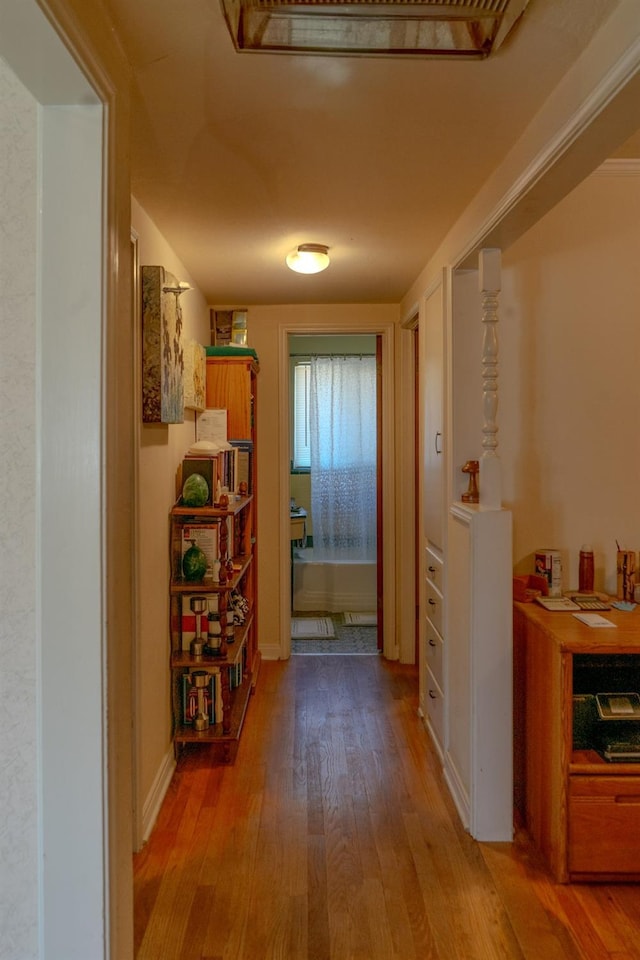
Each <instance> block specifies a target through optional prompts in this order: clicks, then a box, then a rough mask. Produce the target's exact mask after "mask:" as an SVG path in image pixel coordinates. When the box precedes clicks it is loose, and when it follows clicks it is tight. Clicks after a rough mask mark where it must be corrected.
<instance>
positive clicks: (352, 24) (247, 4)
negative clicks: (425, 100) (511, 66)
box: [222, 0, 529, 59]
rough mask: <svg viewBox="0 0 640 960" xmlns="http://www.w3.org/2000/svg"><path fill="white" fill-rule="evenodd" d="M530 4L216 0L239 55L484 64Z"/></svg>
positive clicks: (505, 0) (520, 0) (511, 0)
mask: <svg viewBox="0 0 640 960" xmlns="http://www.w3.org/2000/svg"><path fill="white" fill-rule="evenodd" d="M528 3H529V0H222V7H223V10H224V14H225V18H226V21H227V24H228V26H229V30H230V33H231V36H232V38H233V43H234V45H235V47H236V49H237V50H239V51H244V50H252V51H262V52H266V53H305V54H329V55H332V56H336V55H343V56H422V57H450V58H451V57H463V58H466V59H483V58H485V57H488V56H489V55H490V54H491V53H493V52H494V51H495V50H497V49H498V47H499V46H500V44H501V43H502V42H503V41H504V38H505V37H506V36H507V34H508V33H509V31H510V30H511V28H512V27H513V25H514V23H515V21H516V20H517V19H518V17H519V16H520V15H521V14H522V12H523V10H524V8H525V7H526V6H527V4H528Z"/></svg>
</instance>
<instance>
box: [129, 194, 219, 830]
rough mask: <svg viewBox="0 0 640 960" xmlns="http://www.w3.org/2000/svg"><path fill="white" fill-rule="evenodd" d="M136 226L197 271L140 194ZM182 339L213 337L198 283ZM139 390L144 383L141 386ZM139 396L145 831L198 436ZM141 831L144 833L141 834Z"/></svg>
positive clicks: (160, 750)
mask: <svg viewBox="0 0 640 960" xmlns="http://www.w3.org/2000/svg"><path fill="white" fill-rule="evenodd" d="M131 216H132V228H133V230H134V232H135V234H137V236H138V258H139V261H140V266H145V265H147V266H150V265H156V266H157V265H160V266H163V267H165V269H166V270H168V271H169V272H170V273H173V274H174V276H176V277H177V278H178V280H187V281H189V282H191V278H190V276H189V274H188V272H187V270H186V269H185V267H184V265H183V264H182V263H181V261H180V260H179V259H178V257H177V256H176V254H175V253H174V251H173V249H172V248H171V246H170V245H169V243H168V242H167V241H166V240H165V238H164V237H163V235H162V234H161V233H160V231H159V230H158V228H157V227H156V225H155V224H154V223H153V221H152V220H151V219H150V218H149V216H148V215H147V213H146V212H145V210H144V209H143V208H142V207H141V206H140V204H139V203H137V201H136V200H135V199H133V200H132V210H131ZM180 305H181V308H182V319H183V324H184V326H183V331H182V342H183V344H186V343H187V342H188V341H189V340H192V339H193V340H197V341H198V342H199V343H202V344H208V343H209V309H208V306H207V303H206V301H205V299H204V297H203V296H202V294H201V293H200V291H199V290H197V289H196V288H195V287H194V288H193V289H192V290H189V291H188V292H187V293H183V294H182V295H181V297H180ZM138 393H139V390H138ZM136 403H137V404H138V431H139V433H138V440H139V448H138V481H139V493H140V495H139V502H138V536H137V546H138V598H137V602H138V637H137V643H138V646H137V651H136V663H137V670H136V672H137V681H136V694H135V696H136V715H137V717H138V729H137V743H138V751H137V752H138V758H137V786H136V802H137V806H138V816H137V818H136V819H137V820H138V821H139V827H140V829H141V831H142V834H143V835H144V834H145V833H146V832H147V830H148V828H149V825H150V824H151V823H152V821H153V817H154V814H155V808H156V806H157V803H158V801H159V799H160V797H161V795H162V792H163V790H164V787H165V785H166V784H165V781H166V778H167V776H169V775H170V772H171V769H172V768H173V763H174V758H173V747H172V745H171V700H170V697H169V690H170V677H169V650H170V640H169V617H168V613H169V539H168V536H169V534H168V530H169V526H168V524H169V520H168V518H169V511H170V509H171V507H172V506H173V504H174V503H175V499H176V472H177V470H178V468H179V467H180V465H181V463H182V458H183V457H184V455H185V454H186V452H187V450H188V448H189V447H190V445H191V444H192V443H193V441H194V440H195V413H194V411H193V410H185V412H184V423H174V424H166V423H144V424H143V423H142V420H141V414H140V396H138V397H137V398H136ZM139 839H140V838H139Z"/></svg>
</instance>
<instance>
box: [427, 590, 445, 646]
mask: <svg viewBox="0 0 640 960" xmlns="http://www.w3.org/2000/svg"><path fill="white" fill-rule="evenodd" d="M426 586H427V606H426V611H427V617H428V618H429V620H430V621H431V623H432V624H433V626H434V627H435V628H436V630H437V631H438V633H439V634H440V636H442V608H443V606H444V603H443V600H442V594H441V593H440V591H439V590H438V588H437V587H436V586H435V585H434V584H433V583H431V581H430V580H427V584H426Z"/></svg>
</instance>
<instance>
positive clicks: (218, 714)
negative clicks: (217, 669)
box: [213, 673, 222, 723]
mask: <svg viewBox="0 0 640 960" xmlns="http://www.w3.org/2000/svg"><path fill="white" fill-rule="evenodd" d="M213 689H214V711H213V712H214V722H215V723H222V677H221V676H220V673H216V674H215V675H214V684H213Z"/></svg>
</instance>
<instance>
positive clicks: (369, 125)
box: [107, 0, 618, 306]
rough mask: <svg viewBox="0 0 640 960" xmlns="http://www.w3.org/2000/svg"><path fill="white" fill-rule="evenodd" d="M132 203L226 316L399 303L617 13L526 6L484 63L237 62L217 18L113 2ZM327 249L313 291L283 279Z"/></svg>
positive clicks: (592, 1)
mask: <svg viewBox="0 0 640 960" xmlns="http://www.w3.org/2000/svg"><path fill="white" fill-rule="evenodd" d="M107 5H108V6H109V8H110V9H111V11H112V15H113V19H114V22H115V23H116V28H117V31H118V33H119V34H120V36H121V38H122V42H123V45H124V48H125V51H126V53H127V56H128V58H129V60H130V62H131V64H132V67H133V72H134V84H135V100H134V116H133V146H132V164H133V181H132V191H133V194H134V196H135V197H136V199H137V200H138V201H139V202H140V203H141V204H142V206H143V207H144V209H145V210H146V211H147V213H148V214H149V216H150V217H151V218H152V220H153V221H154V222H155V224H156V226H157V227H158V228H159V230H160V231H161V232H162V233H163V234H164V236H165V238H166V239H167V240H168V242H169V243H170V244H171V246H172V247H173V249H174V250H175V252H176V253H177V255H178V256H179V257H180V259H181V260H182V262H183V263H184V265H185V267H186V269H187V270H188V271H189V272H190V274H191V276H192V278H193V280H194V281H195V282H196V283H197V285H198V286H199V287H200V288H201V290H202V291H203V293H204V294H205V296H206V298H207V300H208V301H209V302H210V303H211V304H215V305H218V306H223V305H228V306H249V305H250V304H256V303H258V304H268V303H352V302H391V303H395V302H398V301H399V300H400V299H401V297H402V296H403V294H404V293H406V291H407V290H408V288H409V286H410V285H411V283H412V282H413V281H414V280H415V279H416V277H417V276H418V274H419V272H420V270H421V269H422V267H423V266H424V265H425V264H426V262H427V261H428V259H429V257H430V255H431V253H432V252H433V251H434V250H435V249H436V247H437V246H438V243H439V242H440V240H441V239H442V237H443V236H444V235H445V233H446V232H447V230H448V228H449V227H450V225H451V224H452V222H453V221H454V220H455V219H456V217H457V215H458V214H459V213H460V212H461V211H462V210H463V209H464V207H465V206H466V205H467V203H468V202H469V200H470V198H471V197H472V196H473V194H474V193H475V192H476V191H477V189H478V188H479V186H480V185H481V184H482V183H483V181H484V180H485V179H486V178H487V176H488V175H489V174H490V172H491V170H492V168H493V167H494V166H495V164H496V162H497V161H498V159H499V158H500V157H501V156H502V155H503V154H504V153H505V151H506V150H507V149H508V148H509V146H510V145H511V144H512V143H513V142H514V140H516V139H517V138H518V136H519V135H520V133H521V132H522V130H523V128H524V127H525V126H526V124H527V123H528V121H529V119H530V118H531V116H532V115H533V114H534V113H535V112H536V110H537V109H538V107H539V106H540V104H541V103H542V102H543V101H544V100H545V98H546V97H547V95H548V94H549V92H550V91H551V89H552V88H553V87H554V86H555V84H556V83H557V81H558V79H559V77H560V76H561V75H562V74H563V73H564V72H565V71H566V69H567V68H568V67H569V65H570V64H571V63H572V62H573V61H574V60H575V58H576V57H577V56H578V55H579V54H580V52H581V51H582V49H583V48H584V47H585V46H586V44H587V43H588V41H589V38H590V37H591V36H592V34H593V32H594V30H596V29H597V28H598V26H599V25H600V24H601V23H602V22H603V21H604V20H605V19H606V17H607V16H608V15H609V14H610V13H612V12H613V10H614V9H615V8H616V6H617V5H618V0H530V3H529V6H528V7H527V9H526V11H525V13H524V15H523V17H522V18H521V20H520V21H519V23H518V24H516V27H515V28H514V30H513V32H512V33H511V35H510V36H509V37H508V39H507V41H506V42H505V43H504V45H503V46H502V47H501V49H500V50H499V51H498V53H497V54H495V56H494V57H493V58H490V59H488V60H484V61H477V62H462V61H460V62H458V61H452V60H443V61H436V60H427V59H416V60H409V59H403V60H393V59H387V58H378V59H375V58H357V59H352V58H346V57H342V58H341V57H317V56H316V57H314V56H308V57H304V56H292V55H287V54H264V53H236V52H235V50H234V48H233V45H232V42H231V38H230V36H229V34H228V32H227V28H226V25H225V21H224V17H223V14H222V8H221V5H220V0H181V2H180V3H178V4H176V2H175V0H107ZM305 242H312V243H324V244H327V245H328V246H329V247H330V254H331V257H332V263H331V266H330V267H329V269H328V270H327V271H326V272H325V273H322V274H319V275H317V276H313V277H308V276H299V275H296V274H293V273H291V271H289V270H288V269H287V267H286V266H285V263H284V258H285V256H286V254H287V253H288V252H289V251H290V250H291V249H292V248H293V247H294V246H296V245H297V244H299V243H305Z"/></svg>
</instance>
